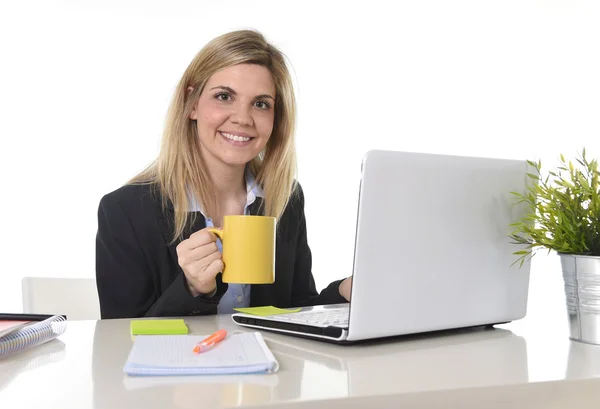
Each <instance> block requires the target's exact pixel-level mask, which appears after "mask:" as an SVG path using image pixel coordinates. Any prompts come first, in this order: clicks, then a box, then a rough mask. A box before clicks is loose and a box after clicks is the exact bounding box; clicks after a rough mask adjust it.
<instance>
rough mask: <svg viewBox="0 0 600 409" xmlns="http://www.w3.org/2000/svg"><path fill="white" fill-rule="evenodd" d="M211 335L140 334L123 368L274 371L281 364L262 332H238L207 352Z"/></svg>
mask: <svg viewBox="0 0 600 409" xmlns="http://www.w3.org/2000/svg"><path fill="white" fill-rule="evenodd" d="M207 336H208V335H138V336H137V337H136V338H135V341H134V344H133V346H132V348H131V351H130V353H129V356H128V358H127V362H126V363H125V367H124V368H123V371H124V372H125V373H126V374H127V375H130V376H152V375H214V374H250V373H257V374H258V373H263V374H264V373H272V372H276V371H277V370H278V368H279V363H278V362H277V360H276V359H275V357H274V356H273V353H272V352H271V351H270V350H269V347H268V346H267V344H266V343H265V340H264V339H263V337H262V335H261V333H260V332H236V333H233V334H229V335H227V337H226V338H225V339H224V340H223V341H221V342H219V343H217V344H216V345H215V346H214V347H212V348H211V349H210V350H208V351H206V352H202V353H200V354H196V353H194V352H193V350H194V346H195V345H196V344H197V343H198V342H200V341H202V340H203V339H205V338H206V337H207Z"/></svg>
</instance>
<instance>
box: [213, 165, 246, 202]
mask: <svg viewBox="0 0 600 409" xmlns="http://www.w3.org/2000/svg"><path fill="white" fill-rule="evenodd" d="M245 168H246V167H245V166H243V165H242V166H228V165H225V164H223V163H211V164H210V166H209V167H208V174H209V177H210V179H211V181H212V185H213V187H214V189H215V196H216V197H217V202H223V201H228V200H231V199H234V198H237V197H239V196H240V195H243V196H245V194H246V179H245V175H244V170H245Z"/></svg>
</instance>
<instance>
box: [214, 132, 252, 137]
mask: <svg viewBox="0 0 600 409" xmlns="http://www.w3.org/2000/svg"><path fill="white" fill-rule="evenodd" d="M219 132H220V133H228V134H230V135H236V136H241V137H242V138H254V136H252V135H248V134H247V133H244V132H231V131H219Z"/></svg>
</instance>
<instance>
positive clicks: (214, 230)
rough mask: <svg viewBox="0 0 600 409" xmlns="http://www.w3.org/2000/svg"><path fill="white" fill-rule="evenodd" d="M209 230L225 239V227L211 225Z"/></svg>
mask: <svg viewBox="0 0 600 409" xmlns="http://www.w3.org/2000/svg"><path fill="white" fill-rule="evenodd" d="M208 231H209V232H211V233H214V234H216V235H217V237H218V238H220V239H221V241H223V229H217V228H216V227H209V228H208Z"/></svg>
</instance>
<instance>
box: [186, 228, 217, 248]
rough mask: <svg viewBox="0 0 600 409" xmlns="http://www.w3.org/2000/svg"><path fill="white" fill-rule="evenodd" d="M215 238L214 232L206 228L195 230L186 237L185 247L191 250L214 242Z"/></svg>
mask: <svg viewBox="0 0 600 409" xmlns="http://www.w3.org/2000/svg"><path fill="white" fill-rule="evenodd" d="M217 238H218V237H217V235H216V234H214V233H211V232H209V231H208V230H207V229H202V230H199V231H197V232H195V233H194V234H192V235H191V236H190V238H189V239H187V243H186V247H187V248H188V249H190V250H191V249H194V248H196V247H200V246H203V245H205V244H209V243H216V241H217Z"/></svg>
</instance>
